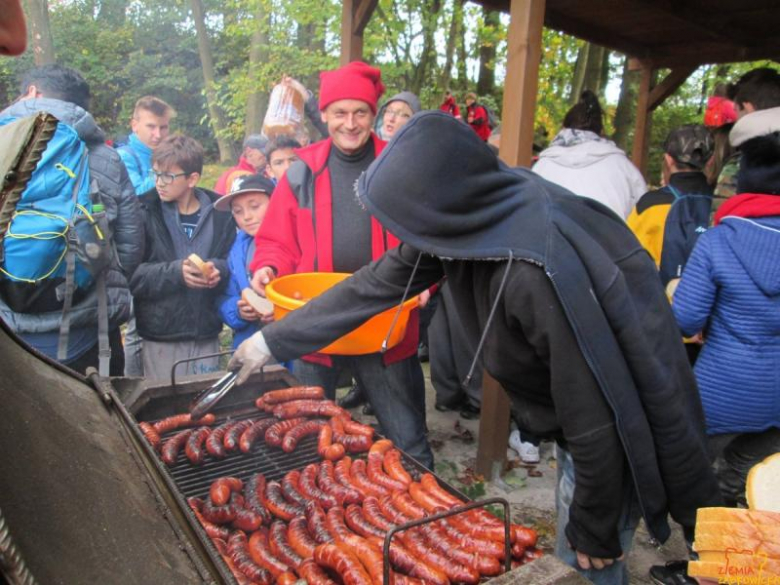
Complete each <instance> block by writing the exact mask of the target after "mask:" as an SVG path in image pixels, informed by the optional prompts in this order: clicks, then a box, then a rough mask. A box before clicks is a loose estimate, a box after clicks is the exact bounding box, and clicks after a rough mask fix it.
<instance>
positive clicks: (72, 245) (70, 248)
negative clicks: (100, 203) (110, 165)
mask: <svg viewBox="0 0 780 585" xmlns="http://www.w3.org/2000/svg"><path fill="white" fill-rule="evenodd" d="M87 156H88V154H87V151H86V149H84V154H83V155H82V156H81V162H80V163H79V173H78V178H77V179H76V182H75V185H74V186H73V205H74V206H75V205H76V204H77V202H78V195H79V191H80V190H81V183H82V181H83V180H84V176H85V175H86V168H87ZM65 246H66V248H65V295H64V302H63V305H62V320H61V321H60V338H59V341H58V343H57V359H58V360H59V361H65V359H67V357H68V341H69V338H70V309H71V307H72V306H73V291H74V290H75V288H76V247H77V246H78V239H77V236H76V230H75V229H73V222H72V220H71V222H70V224H69V226H68V234H67V236H66V239H65Z"/></svg>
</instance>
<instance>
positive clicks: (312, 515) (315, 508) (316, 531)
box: [306, 502, 333, 544]
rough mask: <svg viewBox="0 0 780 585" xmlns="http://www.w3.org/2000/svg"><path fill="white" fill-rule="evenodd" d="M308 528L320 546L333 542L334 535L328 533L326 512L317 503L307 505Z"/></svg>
mask: <svg viewBox="0 0 780 585" xmlns="http://www.w3.org/2000/svg"><path fill="white" fill-rule="evenodd" d="M306 527H307V528H308V529H309V534H311V535H312V537H313V538H314V540H316V541H317V543H318V544H323V543H325V542H330V541H331V540H333V535H332V534H331V533H330V532H328V526H327V519H326V516H325V511H324V510H323V509H322V508H321V507H320V505H319V504H317V503H316V502H309V503H308V504H306Z"/></svg>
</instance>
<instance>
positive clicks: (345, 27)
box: [341, 0, 365, 67]
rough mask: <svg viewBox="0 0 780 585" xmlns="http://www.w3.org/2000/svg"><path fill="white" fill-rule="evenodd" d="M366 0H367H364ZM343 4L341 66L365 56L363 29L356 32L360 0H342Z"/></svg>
mask: <svg viewBox="0 0 780 585" xmlns="http://www.w3.org/2000/svg"><path fill="white" fill-rule="evenodd" d="M364 1H365V0H364ZM342 2H343V4H342V6H341V66H342V67H343V66H344V65H346V64H347V63H350V62H352V61H358V60H359V59H361V58H362V57H363V31H360V34H355V32H354V31H355V12H357V7H358V6H359V5H360V0H342Z"/></svg>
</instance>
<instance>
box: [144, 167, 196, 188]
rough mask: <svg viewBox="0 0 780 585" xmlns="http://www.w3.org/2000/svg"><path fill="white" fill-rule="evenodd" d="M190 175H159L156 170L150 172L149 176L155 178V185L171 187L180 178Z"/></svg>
mask: <svg viewBox="0 0 780 585" xmlns="http://www.w3.org/2000/svg"><path fill="white" fill-rule="evenodd" d="M189 174H190V173H158V172H157V171H155V170H154V169H152V170H150V171H149V175H150V176H151V177H153V178H154V183H155V185H156V184H157V183H160V184H162V185H170V184H171V183H173V182H174V181H175V180H176V179H178V178H179V177H186V176H187V175H189Z"/></svg>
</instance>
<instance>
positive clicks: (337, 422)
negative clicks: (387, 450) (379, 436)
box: [330, 416, 371, 453]
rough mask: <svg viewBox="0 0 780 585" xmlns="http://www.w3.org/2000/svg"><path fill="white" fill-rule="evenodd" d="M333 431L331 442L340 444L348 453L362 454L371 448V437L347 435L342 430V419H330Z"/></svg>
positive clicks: (335, 417)
mask: <svg viewBox="0 0 780 585" xmlns="http://www.w3.org/2000/svg"><path fill="white" fill-rule="evenodd" d="M330 426H331V428H332V429H333V442H334V443H341V444H342V445H344V448H345V449H346V450H347V451H348V452H349V453H363V452H365V451H368V450H369V448H370V447H371V437H367V436H366V435H348V434H347V433H346V431H345V430H344V418H342V417H338V416H334V417H333V418H331V419H330Z"/></svg>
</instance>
